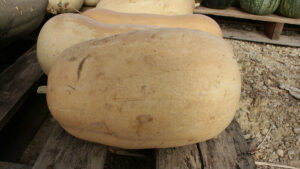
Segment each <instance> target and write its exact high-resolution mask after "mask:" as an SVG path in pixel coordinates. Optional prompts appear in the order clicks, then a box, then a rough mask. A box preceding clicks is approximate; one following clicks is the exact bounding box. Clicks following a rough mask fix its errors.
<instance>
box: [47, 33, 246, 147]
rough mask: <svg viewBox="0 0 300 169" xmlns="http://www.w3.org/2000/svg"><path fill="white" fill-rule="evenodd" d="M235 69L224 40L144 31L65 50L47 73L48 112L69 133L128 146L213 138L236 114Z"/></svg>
mask: <svg viewBox="0 0 300 169" xmlns="http://www.w3.org/2000/svg"><path fill="white" fill-rule="evenodd" d="M240 90H241V79H240V73H239V68H238V66H237V63H236V61H235V60H234V59H233V52H232V49H231V48H229V47H228V45H227V44H226V43H225V41H224V40H223V39H220V38H218V37H216V36H213V35H210V34H208V33H206V32H202V31H194V30H189V29H175V28H172V29H171V28H170V29H162V28H161V29H150V30H145V31H137V32H130V33H124V34H120V35H116V36H113V37H109V38H105V39H99V40H92V41H88V42H84V43H81V44H78V45H75V46H72V47H70V48H68V49H67V50H65V51H64V52H63V53H62V55H61V57H60V58H59V60H58V61H57V62H56V63H55V64H54V66H53V68H52V69H51V71H50V74H49V77H48V91H47V102H48V106H49V109H50V111H51V113H52V115H53V116H54V117H55V118H56V119H57V120H58V122H59V123H60V124H61V126H62V127H63V128H64V129H65V130H67V131H68V132H69V133H71V134H72V135H74V136H76V137H78V138H82V139H85V140H89V141H93V142H98V143H102V144H106V145H111V146H117V147H122V148H128V149H141V148H164V147H173V146H182V145H186V144H192V143H196V142H199V141H204V140H207V139H210V138H212V137H215V136H216V135H218V134H219V133H220V132H221V131H222V130H224V129H225V128H226V127H227V126H228V125H229V123H230V122H231V120H232V119H233V117H234V114H235V111H236V109H237V107H238V102H239V97H240Z"/></svg>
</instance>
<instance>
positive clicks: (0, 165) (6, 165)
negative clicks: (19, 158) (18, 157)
mask: <svg viewBox="0 0 300 169" xmlns="http://www.w3.org/2000/svg"><path fill="white" fill-rule="evenodd" d="M0 169H31V166H28V165H23V164H17V163H10V162H3V161H0Z"/></svg>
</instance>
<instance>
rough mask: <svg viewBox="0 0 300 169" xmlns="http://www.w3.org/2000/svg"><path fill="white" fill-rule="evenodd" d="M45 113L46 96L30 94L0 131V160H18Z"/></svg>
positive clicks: (46, 112) (46, 110)
mask: <svg viewBox="0 0 300 169" xmlns="http://www.w3.org/2000/svg"><path fill="white" fill-rule="evenodd" d="M47 115H48V106H47V102H46V96H45V95H38V94H33V95H30V99H27V100H26V102H24V104H23V105H22V106H21V107H20V109H19V110H18V112H16V114H15V115H14V116H13V117H12V118H11V119H10V121H9V123H8V124H7V125H6V126H5V127H4V128H3V129H2V130H1V132H0V150H1V151H0V160H3V161H10V162H18V161H19V160H20V158H21V157H22V155H23V153H24V151H25V149H26V147H27V146H28V144H29V143H30V142H31V140H32V139H33V137H34V135H35V134H36V132H37V130H38V129H39V128H40V126H41V124H42V123H43V121H44V120H45V118H46V117H47Z"/></svg>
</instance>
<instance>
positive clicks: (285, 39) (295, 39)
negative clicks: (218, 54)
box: [222, 28, 300, 47]
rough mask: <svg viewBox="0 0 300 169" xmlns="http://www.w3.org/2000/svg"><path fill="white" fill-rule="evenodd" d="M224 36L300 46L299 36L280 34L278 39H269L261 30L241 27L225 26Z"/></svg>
mask: <svg viewBox="0 0 300 169" xmlns="http://www.w3.org/2000/svg"><path fill="white" fill-rule="evenodd" d="M222 31H223V36H224V38H228V39H236V40H245V41H252V42H260V43H269V44H274V45H283V46H291V47H300V37H299V36H285V35H280V39H279V40H272V39H269V38H268V37H266V36H265V35H264V33H263V32H258V31H254V30H253V31H244V30H241V29H234V28H226V29H223V30H222Z"/></svg>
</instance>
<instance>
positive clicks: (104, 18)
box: [82, 8, 222, 37]
mask: <svg viewBox="0 0 300 169" xmlns="http://www.w3.org/2000/svg"><path fill="white" fill-rule="evenodd" d="M82 14H83V15H85V16H88V17H90V18H93V19H95V20H96V21H98V22H102V23H107V24H141V25H152V26H159V27H171V28H189V29H195V30H202V31H205V32H209V33H212V34H214V35H217V36H219V37H222V31H221V28H220V26H219V25H218V24H217V23H216V22H215V21H214V20H213V19H211V18H210V17H208V16H205V15H201V14H197V15H193V14H189V15H178V16H165V15H156V14H131V13H119V12H114V11H111V10H107V9H101V8H94V9H90V10H87V11H85V12H83V13H82Z"/></svg>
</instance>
